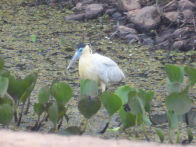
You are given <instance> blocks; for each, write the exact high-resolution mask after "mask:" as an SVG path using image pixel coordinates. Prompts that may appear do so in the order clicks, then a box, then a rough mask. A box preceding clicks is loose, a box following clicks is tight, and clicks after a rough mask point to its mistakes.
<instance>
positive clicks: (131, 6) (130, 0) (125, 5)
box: [118, 0, 141, 11]
mask: <svg viewBox="0 0 196 147" xmlns="http://www.w3.org/2000/svg"><path fill="white" fill-rule="evenodd" d="M118 6H119V8H120V9H121V10H125V11H131V10H135V9H140V8H141V6H140V3H139V2H138V1H136V0H119V5H118Z"/></svg>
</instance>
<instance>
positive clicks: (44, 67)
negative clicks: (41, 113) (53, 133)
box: [0, 0, 196, 140]
mask: <svg viewBox="0 0 196 147" xmlns="http://www.w3.org/2000/svg"><path fill="white" fill-rule="evenodd" d="M21 2H22V0H21ZM21 2H20V1H19V0H18V3H17V4H13V3H12V4H10V3H9V2H7V1H5V0H4V1H1V2H0V55H1V56H2V57H3V58H4V60H5V62H6V63H5V65H6V68H8V69H9V70H10V71H11V72H12V73H13V74H14V75H20V76H22V77H24V76H25V75H27V74H29V73H31V72H33V71H35V70H39V78H38V81H37V84H36V86H35V90H34V91H33V93H32V96H31V99H32V100H31V101H32V103H31V105H33V103H34V102H35V101H37V97H36V96H37V93H38V91H39V90H40V89H41V87H43V86H44V85H47V84H51V82H52V81H53V80H54V79H58V80H63V81H66V82H68V83H69V84H70V85H71V86H72V88H73V90H74V98H73V99H72V100H71V101H70V102H69V104H68V109H69V110H68V115H69V116H70V124H71V125H79V124H80V123H81V121H82V120H83V117H82V116H81V115H79V112H78V110H77V102H78V95H79V79H78V68H77V66H78V65H77V64H75V65H74V66H73V68H72V69H71V70H69V71H66V67H67V65H68V63H69V61H70V58H71V56H72V55H73V54H74V51H75V49H76V45H77V43H79V42H85V43H91V45H92V48H93V51H94V52H97V53H100V54H104V55H106V56H108V57H111V58H112V59H113V60H115V61H116V62H117V63H118V64H119V66H120V67H121V68H122V69H123V71H124V73H125V74H126V79H125V80H124V81H123V82H122V83H121V84H120V85H124V84H126V85H131V86H133V87H135V88H141V89H145V90H154V91H155V99H154V100H153V111H152V113H162V112H163V111H164V110H165V103H164V98H165V95H166V92H165V91H166V74H165V72H164V65H165V64H166V63H176V64H180V65H181V64H182V65H184V64H193V63H194V62H196V60H195V59H194V56H193V55H194V54H196V52H195V51H190V52H187V53H182V52H179V51H171V52H169V51H165V50H161V49H160V50H154V49H148V48H146V47H141V46H138V45H128V44H126V43H124V41H123V40H120V39H117V38H111V37H110V35H111V34H112V27H113V26H114V24H116V22H113V21H112V20H110V19H109V18H106V17H105V18H104V17H102V18H99V19H95V20H91V21H86V22H67V21H65V17H66V15H69V14H72V13H73V12H71V11H70V10H67V9H55V8H51V7H48V6H46V5H40V6H33V5H31V4H33V3H32V2H31V3H28V2H27V5H22V3H21ZM32 34H34V35H36V37H37V40H36V42H35V43H33V42H32V41H31V39H30V36H31V35H32ZM120 85H111V86H109V91H114V90H115V89H116V87H117V86H120ZM194 104H196V100H194ZM31 110H32V107H31ZM35 119H36V116H35V114H33V112H32V111H31V112H30V114H29V115H28V117H26V118H25V122H24V123H23V125H22V126H23V127H22V129H25V127H26V126H29V125H30V124H34V121H35ZM116 119H118V116H117V115H116V116H114V118H113V120H112V123H111V126H113V127H115V126H117V125H118V124H119V121H116ZM106 121H107V113H106V111H105V110H104V109H103V108H102V109H101V111H99V113H98V114H97V115H96V116H95V117H93V119H92V120H91V121H90V122H91V126H92V131H91V130H90V129H88V130H87V132H86V134H90V135H96V136H97V135H98V134H97V132H98V131H100V130H101V129H102V128H103V127H104V125H105V123H106ZM70 124H68V125H70ZM65 126H67V124H66V123H64V124H63V127H65ZM51 127H52V124H51V123H47V124H46V127H44V128H43V130H42V131H46V130H49V129H48V128H51ZM182 128H183V127H182ZM148 130H149V132H148V133H149V134H150V135H149V136H152V137H151V139H152V140H158V138H157V137H155V136H156V135H152V134H154V129H153V127H152V128H149V129H148ZM137 131H138V132H139V137H138V138H135V136H134V133H133V129H129V130H127V131H125V132H124V131H120V132H118V133H110V132H106V133H105V134H104V135H103V137H104V138H127V139H135V140H141V139H144V136H143V133H142V132H141V128H137ZM194 132H195V133H196V131H194Z"/></svg>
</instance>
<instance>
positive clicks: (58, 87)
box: [51, 82, 73, 104]
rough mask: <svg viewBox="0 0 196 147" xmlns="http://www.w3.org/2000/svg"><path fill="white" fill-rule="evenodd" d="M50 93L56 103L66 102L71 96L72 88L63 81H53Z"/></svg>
mask: <svg viewBox="0 0 196 147" xmlns="http://www.w3.org/2000/svg"><path fill="white" fill-rule="evenodd" d="M51 93H52V95H53V96H54V97H55V99H56V101H57V103H60V104H66V103H67V102H68V101H69V100H70V99H71V97H72V94H73V92H72V88H71V87H70V86H69V85H68V84H67V83H65V82H57V83H54V84H53V85H52V87H51Z"/></svg>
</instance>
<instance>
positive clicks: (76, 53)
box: [67, 43, 84, 69]
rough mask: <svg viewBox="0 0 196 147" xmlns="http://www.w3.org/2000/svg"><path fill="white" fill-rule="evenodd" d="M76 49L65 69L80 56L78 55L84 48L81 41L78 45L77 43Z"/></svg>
mask: <svg viewBox="0 0 196 147" xmlns="http://www.w3.org/2000/svg"><path fill="white" fill-rule="evenodd" d="M78 47H79V48H78V50H77V51H76V52H75V54H74V56H73V58H72V59H71V62H70V64H69V66H68V67H67V69H69V68H70V67H71V65H72V64H73V63H74V62H75V61H76V60H78V59H79V57H80V55H81V53H82V50H83V48H84V44H83V43H80V44H79V45H78Z"/></svg>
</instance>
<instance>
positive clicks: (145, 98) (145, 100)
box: [138, 90, 154, 112]
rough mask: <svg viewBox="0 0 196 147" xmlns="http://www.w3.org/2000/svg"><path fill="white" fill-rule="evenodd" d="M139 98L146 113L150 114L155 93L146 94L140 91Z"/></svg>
mask: <svg viewBox="0 0 196 147" xmlns="http://www.w3.org/2000/svg"><path fill="white" fill-rule="evenodd" d="M138 96H139V98H140V99H141V100H142V102H143V104H144V108H145V111H146V112H150V108H151V101H152V99H153V97H154V92H153V91H147V92H146V91H144V90H139V91H138Z"/></svg>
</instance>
